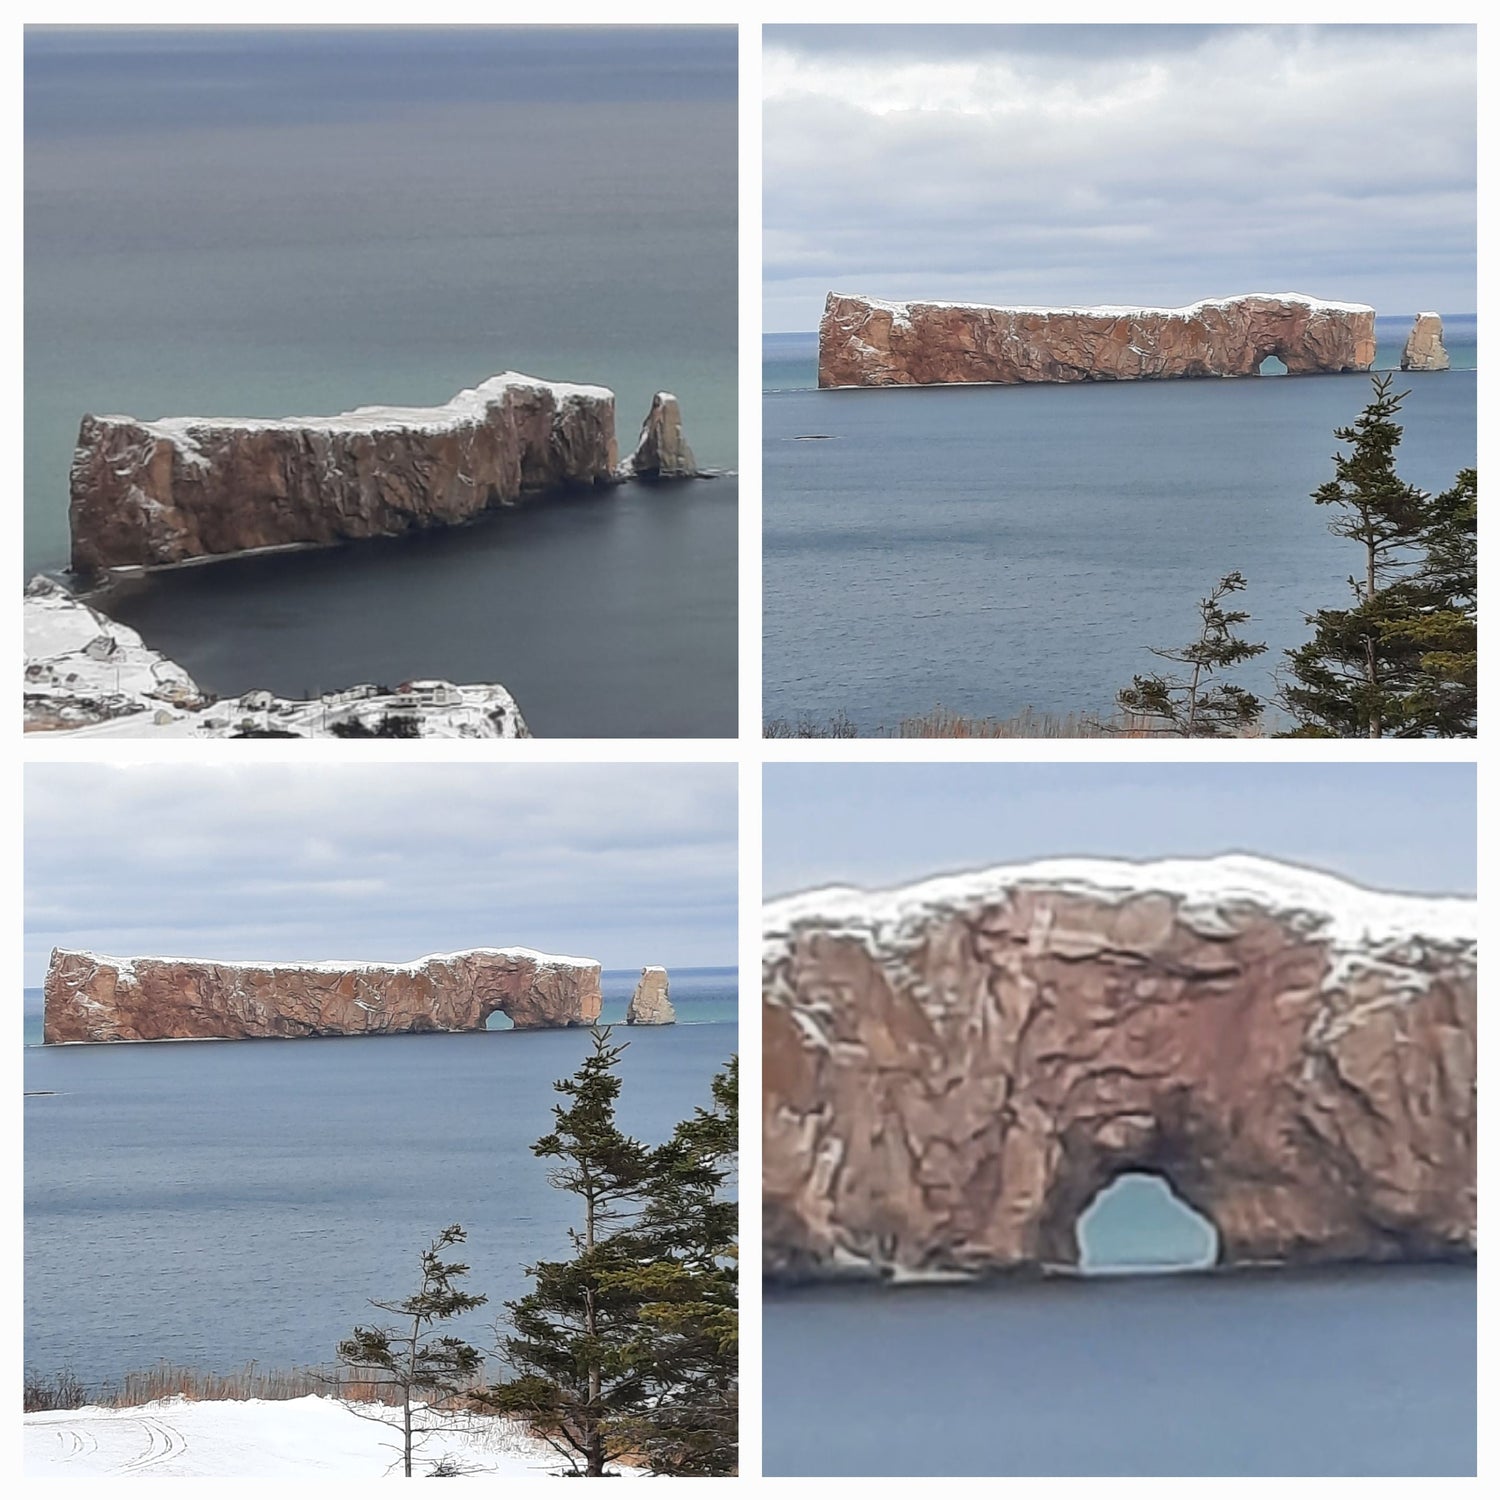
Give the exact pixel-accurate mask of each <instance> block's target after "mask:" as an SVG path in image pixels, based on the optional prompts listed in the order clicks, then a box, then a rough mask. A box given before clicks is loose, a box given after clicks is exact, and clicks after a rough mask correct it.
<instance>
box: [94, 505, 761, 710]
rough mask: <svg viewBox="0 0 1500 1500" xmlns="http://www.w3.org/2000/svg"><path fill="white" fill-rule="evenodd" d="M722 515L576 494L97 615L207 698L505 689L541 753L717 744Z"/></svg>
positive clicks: (729, 613)
mask: <svg viewBox="0 0 1500 1500" xmlns="http://www.w3.org/2000/svg"><path fill="white" fill-rule="evenodd" d="M737 498H738V483H737V481H736V479H735V478H734V477H732V476H726V477H722V478H717V479H712V480H703V481H698V482H694V483H686V484H676V485H646V484H626V485H621V486H618V487H615V488H612V489H607V490H597V491H581V492H579V493H577V494H572V495H567V496H562V497H556V498H549V499H547V500H545V501H541V502H536V503H533V504H530V505H525V506H521V507H518V508H515V509H508V510H502V511H497V512H494V513H491V514H489V515H486V516H484V517H483V518H481V519H480V520H478V521H476V522H475V523H474V524H472V525H469V526H463V527H454V528H445V529H441V530H434V531H429V532H419V533H414V534H412V535H410V536H406V537H401V538H391V539H382V540H376V541H368V542H355V543H349V544H346V545H343V546H339V547H332V548H321V549H316V550H309V551H304V552H284V553H273V554H266V555H262V556H258V557H242V558H230V559H225V560H223V561H220V562H215V563H212V564H208V565H205V566H202V567H193V568H184V569H176V570H169V571H165V572H159V573H154V574H151V575H148V576H146V577H143V578H138V579H132V580H130V581H128V582H126V583H124V584H122V585H117V586H116V587H115V588H113V589H112V590H111V591H110V592H109V595H108V597H106V598H101V599H100V600H99V601H98V602H99V603H100V605H101V607H102V608H104V609H105V610H106V611H108V612H109V613H110V614H112V615H113V616H115V617H116V618H117V619H119V620H121V621H122V622H123V623H125V624H127V625H130V626H132V627H133V628H134V629H136V630H138V631H140V632H141V634H142V635H143V636H144V637H145V639H146V641H147V642H148V643H149V644H150V645H152V646H154V647H155V648H156V649H158V650H160V651H163V652H165V653H166V654H167V655H168V656H170V657H172V658H173V659H174V660H176V661H179V662H181V663H182V665H183V666H185V667H186V668H187V669H188V671H189V672H191V673H192V675H193V676H194V678H196V679H197V681H198V683H199V684H200V685H201V686H202V687H204V688H206V689H207V690H209V691H210V692H214V693H217V694H219V695H220V696H227V695H234V694H238V693H242V692H245V691H248V690H249V689H251V688H257V687H261V688H269V689H270V690H271V691H273V692H276V693H279V694H281V695H283V696H286V697H306V696H309V695H312V694H314V693H318V692H327V691H332V690H334V689H336V688H342V687H348V686H351V685H353V684H354V683H359V682H374V683H380V684H386V685H389V686H395V685H396V684H398V683H400V682H403V681H406V680H408V679H412V678H422V677H442V678H447V679H449V680H450V681H454V682H460V683H466V682H500V683H503V684H504V685H505V686H506V687H507V688H509V689H510V691H511V692H512V693H513V694H514V695H515V698H516V701H517V702H518V703H519V704H520V706H521V712H522V713H523V714H524V716H525V718H526V721H527V723H528V724H529V726H530V728H531V731H532V733H533V734H535V735H537V736H539V737H555V736H559V735H569V736H573V735H576V736H592V737H599V736H621V737H642V736H678V735H680V736H689V737H700V736H724V735H732V734H734V733H735V728H736V695H737V678H736V649H737V640H736V624H735V619H736V590H737V569H736V562H735V559H736V545H735V542H736V512H737V504H736V501H737Z"/></svg>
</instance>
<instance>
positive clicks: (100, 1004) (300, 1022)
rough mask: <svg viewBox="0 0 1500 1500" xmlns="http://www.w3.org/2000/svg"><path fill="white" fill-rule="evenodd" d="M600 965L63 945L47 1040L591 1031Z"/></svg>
mask: <svg viewBox="0 0 1500 1500" xmlns="http://www.w3.org/2000/svg"><path fill="white" fill-rule="evenodd" d="M600 1000H601V997H600V990H599V965H598V964H597V963H595V962H593V960H591V959H586V958H564V957H561V956H559V955H557V954H551V953H536V952H533V951H532V950H531V949H530V948H474V949H471V950H469V951H468V952H465V953H446V954H434V955H432V956H431V957H429V958H422V959H418V960H417V961H416V962H415V963H410V964H363V963H314V964H277V963H267V964H256V963H216V962H213V961H212V960H209V959H192V958H105V957H103V956H101V955H100V954H97V953H80V952H74V951H71V950H69V949H64V948H56V949H54V950H53V953H52V963H51V966H50V967H49V968H48V970H47V981H46V989H45V992H44V1006H45V1010H44V1020H43V1031H42V1036H43V1040H44V1041H47V1042H159V1041H179V1040H184V1039H188V1038H200V1039H208V1038H220V1039H228V1040H238V1039H240V1038H247V1037H308V1036H379V1035H388V1034H395V1033H401V1032H415V1031H481V1030H483V1029H484V1024H485V1021H486V1020H487V1019H488V1017H489V1016H490V1015H492V1014H493V1013H494V1012H495V1011H497V1010H498V1011H502V1012H504V1014H505V1015H507V1016H509V1017H510V1019H511V1022H512V1023H513V1024H514V1026H515V1027H516V1029H517V1030H523V1029H524V1030H530V1029H535V1028H538V1027H550V1026H592V1025H593V1024H594V1022H595V1021H597V1020H598V1019H599V1006H600Z"/></svg>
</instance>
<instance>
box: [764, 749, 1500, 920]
mask: <svg viewBox="0 0 1500 1500" xmlns="http://www.w3.org/2000/svg"><path fill="white" fill-rule="evenodd" d="M871 808H879V809H880V815H879V816H878V817H872V816H871V815H870V809H871ZM1475 819H1476V809H1475V802H1474V767H1473V766H1472V765H1431V764H1427V765H1423V764H1420V763H1405V764H1393V765H1370V764H1358V765H1337V764H1335V765H1316V764H1309V763H1305V762H1304V763H1294V764H1290V765H1252V764H1246V763H1241V764H1239V765H1222V766H1219V765H1142V766H1128V765H1084V764H1074V765H1026V764H1017V765H948V766H943V765H916V766H913V765H862V766H819V765H773V766H767V767H766V781H765V797H764V802H763V809H762V830H763V837H764V841H765V888H766V892H767V894H768V895H773V896H775V895H785V894H787V893H789V892H792V891H800V890H808V889H811V888H813V887H815V886H820V885H835V884H844V883H846V884H850V885H870V886H882V885H895V884H900V883H902V882H905V881H909V880H918V879H922V878H925V877H927V876H929V875H940V874H943V873H945V872H948V871H957V870H972V869H981V868H983V867H984V866H986V865H994V864H1006V863H1010V862H1011V861H1016V860H1027V859H1046V858H1052V857H1062V856H1067V855H1096V856H1104V857H1107V858H1116V859H1166V858H1170V857H1172V856H1179V855H1180V856H1192V855H1211V854H1234V853H1245V854H1260V855H1264V856H1266V857H1268V858H1272V859H1284V860H1289V861H1291V862H1292V863H1294V864H1304V865H1311V866H1313V867H1314V868H1316V869H1320V870H1327V871H1329V872H1331V873H1333V874H1336V875H1343V876H1345V877H1346V878H1347V879H1350V880H1354V881H1356V882H1358V883H1359V884H1361V885H1369V886H1374V887H1376V888H1377V889H1380V890H1390V891H1409V892H1426V893H1431V894H1438V895H1471V894H1473V891H1474V889H1475V879H1476V861H1477V858H1478V853H1477V849H1476V841H1475V837H1474V828H1475Z"/></svg>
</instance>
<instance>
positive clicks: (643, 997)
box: [625, 964, 677, 1026]
mask: <svg viewBox="0 0 1500 1500" xmlns="http://www.w3.org/2000/svg"><path fill="white" fill-rule="evenodd" d="M667 990H668V981H667V971H666V970H665V969H663V968H660V967H659V966H657V965H656V964H648V965H647V966H646V967H645V968H644V969H642V970H641V977H640V979H639V980H638V981H637V982H636V986H635V994H633V995H632V996H631V997H630V1005H629V1006H628V1007H627V1008H626V1011H625V1024H626V1025H627V1026H670V1025H672V1023H673V1022H674V1021H676V1019H677V1012H676V1011H674V1010H673V1009H672V1002H671V1000H670V998H669V997H668V994H667Z"/></svg>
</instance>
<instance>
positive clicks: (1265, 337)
mask: <svg viewBox="0 0 1500 1500" xmlns="http://www.w3.org/2000/svg"><path fill="white" fill-rule="evenodd" d="M1273 355H1274V356H1275V357H1276V358H1278V359H1280V360H1281V362H1282V363H1283V364H1284V365H1285V366H1286V370H1287V373H1288V374H1289V375H1304V374H1315V373H1331V372H1336V371H1345V370H1368V369H1369V368H1370V367H1371V366H1372V365H1373V364H1374V363H1375V309H1374V308H1373V307H1367V306H1365V304H1363V303H1356V302H1323V301H1320V300H1319V299H1317V298H1315V297H1306V296H1303V295H1302V294H1301V293H1300V292H1253V293H1250V294H1247V295H1245V296H1239V297H1225V298H1222V299H1219V300H1217V301H1207V302H1195V303H1193V304H1192V305H1191V306H1189V307H1175V308H1163V307H1144V308H1142V307H988V306H984V305H982V304H979V303H967V302H886V301H882V300H881V299H879V298H876V297H859V296H847V295H844V294H842V293H839V292H830V293H829V294H828V301H827V304H826V305H825V307H824V310H823V319H822V322H821V324H820V325H819V328H818V385H819V387H821V388H822V389H825V390H826V389H831V388H837V387H842V386H894V385H963V384H975V383H989V384H997V385H1016V384H1023V383H1030V382H1052V383H1067V382H1074V381H1084V380H1186V379H1193V378H1203V377H1209V376H1234V375H1255V374H1258V373H1259V371H1260V366H1261V363H1262V362H1263V361H1264V360H1265V359H1267V358H1268V357H1270V356H1273Z"/></svg>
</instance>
